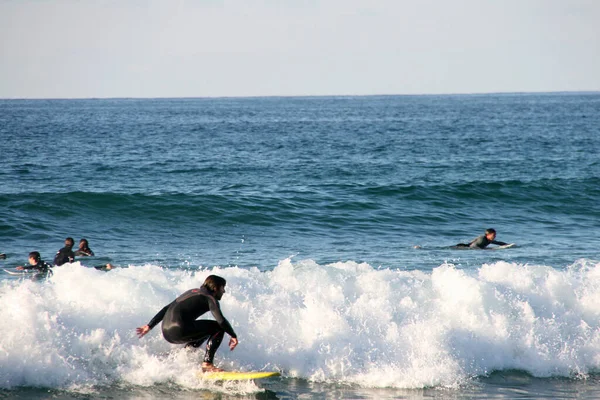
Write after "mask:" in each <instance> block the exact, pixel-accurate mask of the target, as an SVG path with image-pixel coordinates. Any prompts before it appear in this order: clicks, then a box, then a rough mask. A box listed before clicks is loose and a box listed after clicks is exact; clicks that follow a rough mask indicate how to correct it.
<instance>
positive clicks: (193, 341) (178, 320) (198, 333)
mask: <svg viewBox="0 0 600 400" xmlns="http://www.w3.org/2000/svg"><path fill="white" fill-rule="evenodd" d="M495 239H496V231H495V230H494V229H491V228H490V229H487V230H486V231H485V234H483V235H481V236H478V237H477V238H475V239H473V240H472V241H471V242H469V243H459V244H457V245H455V246H453V247H455V248H476V249H484V248H486V247H487V246H488V245H490V244H495V245H499V246H504V245H506V244H507V243H504V242H500V241H497V240H495ZM73 244H74V241H73V239H72V238H67V239H66V240H65V247H63V248H62V249H60V250H59V251H58V252H57V253H56V256H55V258H54V265H57V266H58V265H62V264H64V263H67V262H73V261H74V259H75V256H91V255H93V254H94V253H93V252H92V251H91V249H90V248H89V246H88V242H87V240H86V239H81V241H80V242H79V249H78V250H77V251H75V252H73V250H72V248H73ZM29 264H30V265H29V266H27V267H25V266H21V267H17V269H22V270H26V269H35V270H38V271H40V272H39V274H43V275H44V276H46V275H47V274H48V273H50V274H51V273H52V270H51V268H52V266H51V265H49V264H47V263H45V262H44V261H42V260H41V259H40V254H39V253H38V252H37V251H34V252H31V253H30V254H29ZM107 266H110V267H109V268H107ZM95 268H97V269H101V268H103V269H112V266H111V265H110V264H107V265H105V266H103V267H102V266H100V267H95ZM226 284H227V282H226V280H225V279H224V278H222V277H220V276H217V275H209V276H208V277H207V278H206V279H205V280H204V283H203V284H202V286H201V287H200V288H195V289H190V290H188V291H186V292H184V293H183V294H181V295H180V296H179V297H177V298H176V299H175V300H173V301H172V302H171V303H169V304H167V305H166V306H164V307H163V308H162V309H161V310H160V311H159V312H158V313H157V314H156V315H155V316H154V317H152V319H151V320H150V321H149V322H148V323H147V324H146V325H143V326H140V327H139V328H136V333H137V335H138V337H139V338H140V339H141V338H142V337H144V336H145V335H146V334H147V333H148V332H150V330H151V329H152V328H154V327H155V326H156V325H158V324H159V323H160V322H162V326H161V327H162V335H163V337H164V338H165V340H166V341H167V342H169V343H173V344H184V345H185V347H186V348H192V349H197V348H199V347H200V346H202V344H203V343H204V342H206V351H205V353H204V359H203V362H202V371H203V372H220V371H223V369H221V368H218V367H216V366H215V365H214V357H215V353H216V352H217V350H218V348H219V346H220V345H221V342H222V341H223V338H224V336H225V334H226V333H227V334H228V335H229V337H230V339H229V349H230V350H233V349H235V348H236V346H237V345H238V338H237V335H236V333H235V331H234V330H233V327H232V326H231V324H230V323H229V321H227V319H226V318H225V316H223V313H222V312H221V306H220V304H219V300H221V298H222V297H223V294H225V285H226ZM209 311H210V312H211V314H212V316H213V317H214V320H206V319H202V320H198V319H197V318H199V317H200V316H202V315H203V314H206V313H207V312H209Z"/></svg>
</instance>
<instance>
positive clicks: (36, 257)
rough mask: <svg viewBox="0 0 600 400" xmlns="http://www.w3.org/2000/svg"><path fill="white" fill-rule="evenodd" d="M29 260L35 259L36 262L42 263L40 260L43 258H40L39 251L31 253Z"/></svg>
mask: <svg viewBox="0 0 600 400" xmlns="http://www.w3.org/2000/svg"><path fill="white" fill-rule="evenodd" d="M29 258H33V259H34V260H35V261H36V262H38V261H40V258H42V256H40V253H39V252H38V251H32V252H31V253H29Z"/></svg>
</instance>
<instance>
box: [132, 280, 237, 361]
mask: <svg viewBox="0 0 600 400" xmlns="http://www.w3.org/2000/svg"><path fill="white" fill-rule="evenodd" d="M225 284H226V281H225V279H223V278H221V277H220V276H216V275H210V276H208V277H207V278H206V280H205V281H204V283H203V284H202V287H200V288H199V289H191V290H188V291H187V292H185V293H183V294H182V295H180V296H179V297H178V298H177V299H175V300H174V301H173V302H172V303H170V304H168V305H166V306H165V307H163V309H162V310H160V311H159V312H158V314H156V315H155V316H154V318H152V319H151V320H150V322H149V323H148V325H144V326H141V327H139V328H137V329H136V331H137V334H138V336H139V337H140V338H142V337H143V336H144V335H145V334H147V333H148V332H150V329H152V328H154V327H155V326H156V325H157V324H158V323H159V322H160V321H162V333H163V336H164V338H165V339H166V340H167V342H169V343H175V344H185V345H186V346H185V347H194V348H197V347H200V346H201V345H202V343H204V342H205V341H206V342H207V343H206V353H205V355H204V361H203V363H202V371H204V372H214V371H222V369H220V368H217V367H215V366H214V365H213V359H214V356H215V353H216V352H217V349H218V348H219V346H220V345H221V341H222V340H223V337H224V336H225V333H227V334H228V335H229V336H231V339H229V348H230V349H231V350H233V349H235V347H236V346H237V344H238V339H237V335H236V334H235V332H234V330H233V328H232V327H231V324H229V322H228V321H227V319H226V318H225V317H224V316H223V314H222V313H221V306H220V305H219V300H221V297H223V293H225ZM209 310H210V312H211V313H212V315H213V316H214V318H215V321H212V320H196V318H198V317H200V316H201V315H202V314H204V313H206V312H208V311H209Z"/></svg>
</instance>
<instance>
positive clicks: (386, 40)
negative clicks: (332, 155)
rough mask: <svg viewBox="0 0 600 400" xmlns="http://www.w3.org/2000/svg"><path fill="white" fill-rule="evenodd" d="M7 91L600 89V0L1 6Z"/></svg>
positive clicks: (25, 1)
mask: <svg viewBox="0 0 600 400" xmlns="http://www.w3.org/2000/svg"><path fill="white" fill-rule="evenodd" d="M0 46H1V51H2V53H1V61H0V98H79V97H84V98H87V97H213V96H273V95H368V94H430V93H434V94H438V93H489V92H539V91H600V0H436V1H433V0H361V1H358V0H256V1H253V0H0Z"/></svg>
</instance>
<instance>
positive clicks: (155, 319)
mask: <svg viewBox="0 0 600 400" xmlns="http://www.w3.org/2000/svg"><path fill="white" fill-rule="evenodd" d="M171 304H173V303H169V304H167V305H166V306H164V307H163V308H162V310H160V311H159V312H158V313H157V314H156V315H155V316H154V317H152V319H151V320H150V322H148V324H147V325H144V326H140V327H139V328H136V329H135V331H136V332H137V334H138V337H139V338H140V339H141V338H143V337H144V335H146V333H148V332H150V329H152V328H154V327H155V326H156V325H158V323H159V322H160V321H162V320H163V318H164V317H165V314H166V313H167V310H168V309H169V306H170V305H171Z"/></svg>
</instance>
